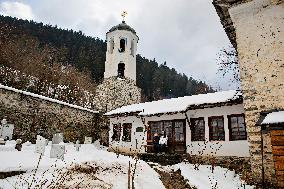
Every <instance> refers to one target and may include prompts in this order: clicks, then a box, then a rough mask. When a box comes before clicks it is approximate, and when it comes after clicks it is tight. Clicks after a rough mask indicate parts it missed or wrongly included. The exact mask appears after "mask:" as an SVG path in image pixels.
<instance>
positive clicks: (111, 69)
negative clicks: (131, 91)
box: [104, 30, 138, 81]
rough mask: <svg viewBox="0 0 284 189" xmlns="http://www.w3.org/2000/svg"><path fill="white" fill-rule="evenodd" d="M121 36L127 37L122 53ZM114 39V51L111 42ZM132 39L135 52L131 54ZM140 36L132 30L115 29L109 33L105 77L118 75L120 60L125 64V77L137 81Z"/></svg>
mask: <svg viewBox="0 0 284 189" xmlns="http://www.w3.org/2000/svg"><path fill="white" fill-rule="evenodd" d="M120 38H126V39H127V44H126V46H125V52H122V53H120V52H119V51H118V49H119V48H120ZM112 39H113V40H114V49H113V53H111V50H110V46H111V45H110V42H111V40H112ZM131 41H134V53H133V55H131ZM137 43H138V37H137V36H136V35H135V34H133V33H132V32H130V31H126V30H115V31H113V32H110V33H107V52H106V62H105V73H104V78H109V77H112V76H117V68H118V64H119V63H120V62H123V63H124V64H125V71H124V74H125V77H128V78H130V79H132V80H134V81H136V51H137Z"/></svg>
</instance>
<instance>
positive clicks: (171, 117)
mask: <svg viewBox="0 0 284 189" xmlns="http://www.w3.org/2000/svg"><path fill="white" fill-rule="evenodd" d="M185 118H186V117H185V114H183V113H177V114H173V115H161V116H151V117H145V123H148V122H149V121H166V120H174V119H185Z"/></svg>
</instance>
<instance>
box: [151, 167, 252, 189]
mask: <svg viewBox="0 0 284 189" xmlns="http://www.w3.org/2000/svg"><path fill="white" fill-rule="evenodd" d="M154 168H156V169H159V170H161V171H165V172H171V171H177V170H178V169H180V171H181V175H182V176H183V177H184V178H185V179H187V180H188V184H189V185H190V186H195V187H196V188H198V189H254V186H250V185H246V184H245V183H244V182H243V181H241V180H240V177H239V175H237V174H235V173H234V172H233V171H230V170H228V169H226V168H222V167H219V166H215V167H214V170H213V173H212V166H211V165H199V166H198V169H196V166H194V165H193V164H190V163H185V162H183V163H179V164H176V165H172V166H161V165H158V164H155V166H154Z"/></svg>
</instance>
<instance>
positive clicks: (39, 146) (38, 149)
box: [35, 135, 46, 154]
mask: <svg viewBox="0 0 284 189" xmlns="http://www.w3.org/2000/svg"><path fill="white" fill-rule="evenodd" d="M45 146H46V139H45V138H44V137H42V136H40V135H37V137H36V146H35V153H39V154H44V152H45Z"/></svg>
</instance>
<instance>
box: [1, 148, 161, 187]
mask: <svg viewBox="0 0 284 189" xmlns="http://www.w3.org/2000/svg"><path fill="white" fill-rule="evenodd" d="M10 144H11V145H12V144H13V143H9V145H10ZM5 146H6V145H5ZM65 146H66V148H65V149H66V152H65V155H64V161H62V160H59V159H52V158H49V155H50V148H51V146H46V150H45V154H44V156H42V159H41V160H40V161H39V158H40V154H36V153H35V152H34V151H35V145H34V144H32V145H23V149H22V151H16V150H13V151H0V157H1V163H0V172H8V171H20V170H22V171H27V172H26V173H25V174H23V175H18V176H14V177H10V178H8V179H3V180H0V188H5V189H12V188H14V187H13V185H15V184H19V183H20V184H23V183H24V185H21V186H20V187H19V188H22V189H26V188H35V187H28V186H27V184H26V183H25V181H24V180H27V181H28V182H31V179H32V178H33V177H34V174H35V172H34V171H33V170H34V169H35V168H36V166H37V164H38V162H39V168H38V171H37V173H36V174H35V179H36V180H37V182H36V183H41V182H46V183H47V184H48V183H50V182H52V179H58V174H59V173H58V172H60V170H63V171H64V170H65V171H66V170H67V168H70V167H71V166H72V165H74V164H81V163H84V162H87V165H90V166H93V167H95V168H98V169H99V170H98V171H96V173H95V176H96V177H97V178H99V180H101V181H102V182H101V183H93V184H103V185H104V186H105V187H102V188H108V186H111V188H113V189H122V188H127V178H128V175H127V172H128V164H129V162H130V163H131V165H132V169H133V165H134V163H135V160H134V159H133V158H131V157H128V156H123V155H119V156H117V155H116V154H115V153H112V152H108V151H106V150H105V148H103V147H96V146H95V145H93V144H82V146H81V148H80V151H79V152H78V151H76V149H75V147H74V145H73V144H69V143H68V144H65ZM77 176H78V179H80V181H85V179H86V182H88V181H89V180H90V178H87V177H88V175H77ZM88 179H89V180H88ZM93 181H94V179H93ZM70 182H72V180H71V181H70ZM134 183H135V188H136V189H148V188H157V189H160V188H161V189H164V186H163V184H162V182H161V180H160V179H159V175H158V173H157V172H155V171H154V170H153V169H152V168H151V167H150V166H149V165H148V164H147V163H146V162H144V161H141V160H139V161H138V163H137V169H136V174H135V177H134ZM70 184H72V183H70ZM41 188H45V187H41ZM94 188H96V187H94ZM98 188H100V187H98Z"/></svg>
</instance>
